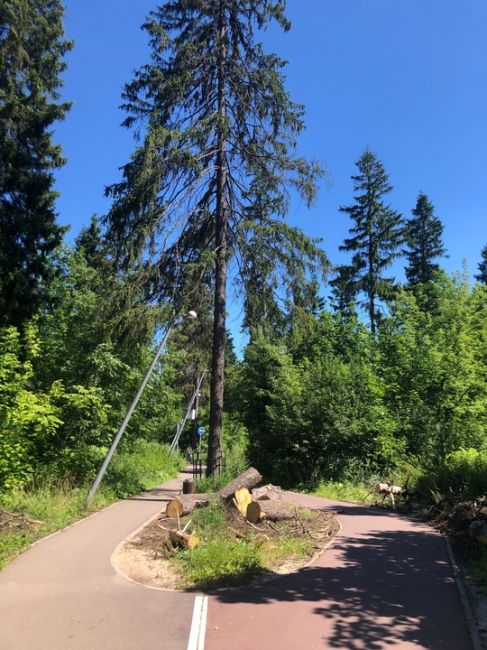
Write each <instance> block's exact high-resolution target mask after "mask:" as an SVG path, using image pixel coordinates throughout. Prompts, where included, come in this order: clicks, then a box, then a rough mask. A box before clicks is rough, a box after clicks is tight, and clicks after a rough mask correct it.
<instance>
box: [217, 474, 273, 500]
mask: <svg viewBox="0 0 487 650" xmlns="http://www.w3.org/2000/svg"><path fill="white" fill-rule="evenodd" d="M260 483H262V475H261V474H260V473H259V472H258V471H257V470H256V469H255V467H250V468H249V469H248V470H247V471H245V472H243V474H239V476H237V478H235V479H233V481H230V483H228V484H227V485H225V487H223V488H222V489H221V490H220V491H219V492H218V493H217V494H218V496H219V497H220V499H224V500H228V499H231V498H233V496H234V494H235V492H236V491H237V490H238V489H239V488H247V489H248V490H252V489H253V488H255V487H257V486H258V485H260Z"/></svg>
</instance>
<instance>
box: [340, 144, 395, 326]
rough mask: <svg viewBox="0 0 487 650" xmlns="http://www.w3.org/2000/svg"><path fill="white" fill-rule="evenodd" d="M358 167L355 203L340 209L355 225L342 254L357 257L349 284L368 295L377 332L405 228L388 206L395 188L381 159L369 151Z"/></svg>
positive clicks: (368, 304) (355, 180)
mask: <svg viewBox="0 0 487 650" xmlns="http://www.w3.org/2000/svg"><path fill="white" fill-rule="evenodd" d="M356 165H357V167H358V170H359V172H360V173H359V174H358V175H356V176H352V180H353V184H354V191H355V196H354V198H355V203H354V205H351V206H342V207H341V208H340V211H341V212H345V213H346V214H348V215H349V216H350V218H351V219H352V221H354V223H355V225H354V226H353V227H352V228H351V229H350V230H349V232H350V234H351V235H352V236H351V237H350V238H349V239H345V241H344V244H343V246H340V250H345V251H351V252H353V253H354V256H353V262H352V265H351V266H350V270H349V273H348V276H349V281H352V282H353V284H354V285H355V287H356V289H357V291H361V292H363V293H364V294H365V296H366V298H365V301H364V305H365V307H366V309H367V311H368V314H369V320H370V327H371V330H372V332H375V331H376V329H377V324H378V321H379V318H380V309H379V304H380V301H381V300H387V299H388V298H390V297H391V292H392V289H393V286H394V279H393V278H388V277H385V276H384V271H385V269H387V268H388V267H389V266H390V265H391V264H392V262H393V260H394V259H395V258H396V257H397V256H398V255H399V254H400V252H401V251H400V247H401V244H402V243H403V240H404V234H403V231H404V227H403V219H402V216H401V214H399V212H396V211H395V210H392V209H391V208H390V206H388V205H387V204H386V203H385V202H384V197H385V196H386V195H387V194H389V192H391V190H392V185H391V184H390V183H389V176H388V175H387V173H386V171H385V169H384V166H383V165H382V163H381V162H380V161H379V160H378V159H377V156H376V155H375V154H374V153H373V152H372V151H369V150H368V149H367V150H365V152H364V153H363V154H362V156H361V157H360V158H359V159H358V161H357V162H356ZM342 273H343V272H342Z"/></svg>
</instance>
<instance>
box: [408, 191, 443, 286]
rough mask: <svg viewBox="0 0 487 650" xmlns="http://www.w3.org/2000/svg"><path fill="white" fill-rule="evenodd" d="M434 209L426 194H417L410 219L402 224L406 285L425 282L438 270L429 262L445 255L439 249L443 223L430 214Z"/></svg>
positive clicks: (441, 249) (437, 267)
mask: <svg viewBox="0 0 487 650" xmlns="http://www.w3.org/2000/svg"><path fill="white" fill-rule="evenodd" d="M434 212H435V208H434V206H433V204H432V203H431V202H430V201H429V199H428V197H427V196H426V194H423V192H420V194H419V195H418V200H417V202H416V207H415V208H414V210H413V211H412V214H413V216H412V218H411V219H409V221H408V222H407V224H406V229H405V234H406V243H407V249H406V250H405V251H404V254H405V255H406V257H407V260H408V266H407V267H406V277H407V280H408V283H409V285H410V286H415V285H417V284H422V283H425V282H429V281H430V280H431V279H432V277H433V274H434V272H435V271H437V270H438V269H439V268H440V267H439V265H438V264H435V263H434V262H433V260H434V259H436V258H438V257H442V256H443V255H445V253H446V249H445V247H444V246H443V242H442V239H441V238H442V235H443V224H442V222H441V220H440V219H439V218H438V217H436V216H435V214H434Z"/></svg>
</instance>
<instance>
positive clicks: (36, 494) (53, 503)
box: [0, 485, 117, 570]
mask: <svg viewBox="0 0 487 650" xmlns="http://www.w3.org/2000/svg"><path fill="white" fill-rule="evenodd" d="M86 495H87V490H86V489H82V488H66V487H64V488H63V487H60V486H54V485H45V486H43V487H40V488H37V489H36V490H35V491H32V492H29V491H26V490H16V491H14V492H11V493H9V494H4V495H2V496H1V497H0V503H1V505H2V506H3V507H4V508H5V509H6V510H8V511H11V512H13V513H22V514H24V515H25V516H26V517H28V518H29V519H34V520H38V521H40V522H42V523H39V524H29V525H26V526H23V527H21V528H20V529H19V528H17V529H16V528H12V529H9V528H6V529H4V530H1V531H0V570H1V569H3V567H4V566H5V565H6V564H8V562H10V561H11V560H13V559H14V558H15V557H17V555H19V554H20V553H22V551H24V550H25V549H26V548H28V547H29V546H30V545H31V544H32V543H33V542H35V541H36V540H38V539H41V538H42V537H45V536H46V535H49V534H50V533H53V532H55V531H56V530H60V529H61V528H64V527H65V526H68V525H69V524H71V523H73V522H74V521H76V520H78V519H81V518H82V517H84V516H86V515H87V514H90V512H92V511H95V510H99V509H101V508H103V507H105V506H107V505H108V504H109V503H111V502H112V501H115V500H116V499H117V497H116V496H115V494H114V493H113V492H112V491H111V490H107V489H105V490H101V491H100V492H99V493H98V494H97V495H96V497H95V499H94V501H93V504H92V506H91V508H90V509H88V508H87V507H86Z"/></svg>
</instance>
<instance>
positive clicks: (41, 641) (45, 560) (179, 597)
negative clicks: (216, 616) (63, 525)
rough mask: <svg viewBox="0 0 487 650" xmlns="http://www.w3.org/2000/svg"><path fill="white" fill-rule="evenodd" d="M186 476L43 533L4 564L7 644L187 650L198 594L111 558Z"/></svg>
mask: <svg viewBox="0 0 487 650" xmlns="http://www.w3.org/2000/svg"><path fill="white" fill-rule="evenodd" d="M181 480H182V479H181V478H179V479H175V480H173V481H169V482H168V483H165V484H164V485H163V486H161V487H160V488H156V489H153V490H148V491H146V492H144V493H143V494H141V495H139V496H136V497H133V498H132V499H126V500H124V501H120V502H118V503H116V504H114V505H112V506H110V507H108V508H106V509H105V510H102V511H100V512H99V513H96V514H95V515H93V516H91V517H88V518H87V519H84V520H82V521H81V522H79V523H77V524H75V525H74V526H71V527H69V528H67V529H65V530H63V531H61V532H59V533H55V534H54V535H52V536H50V537H48V538H45V539H43V540H41V541H40V542H38V543H37V544H35V545H34V546H32V547H31V548H30V549H28V550H27V551H26V552H25V553H23V554H22V555H21V556H20V557H19V558H17V559H16V560H15V561H14V562H12V563H11V564H10V565H9V566H8V567H7V568H6V569H4V571H2V572H1V573H0V648H1V650H115V649H116V650H186V647H187V643H188V635H189V630H190V626H191V620H192V614H193V604H194V594H189V593H188V594H185V593H178V594H175V593H172V592H166V591H162V590H156V589H149V588H147V587H144V586H142V585H138V584H135V583H132V582H129V581H128V580H126V579H125V578H123V577H122V576H120V575H119V574H118V573H117V572H116V571H115V569H114V568H113V567H112V565H111V563H110V556H111V555H112V553H113V551H114V549H115V548H116V546H117V545H118V544H119V542H120V541H121V540H123V539H124V538H125V537H127V536H128V535H130V533H132V532H133V531H134V530H136V529H137V528H139V527H140V526H141V525H142V524H144V523H145V522H146V521H147V520H149V519H150V518H151V517H153V516H154V515H156V514H157V513H158V512H159V511H160V510H161V509H163V508H164V507H165V503H166V502H167V501H168V500H169V499H171V498H172V497H173V496H174V495H175V494H178V493H179V492H180V490H181Z"/></svg>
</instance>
